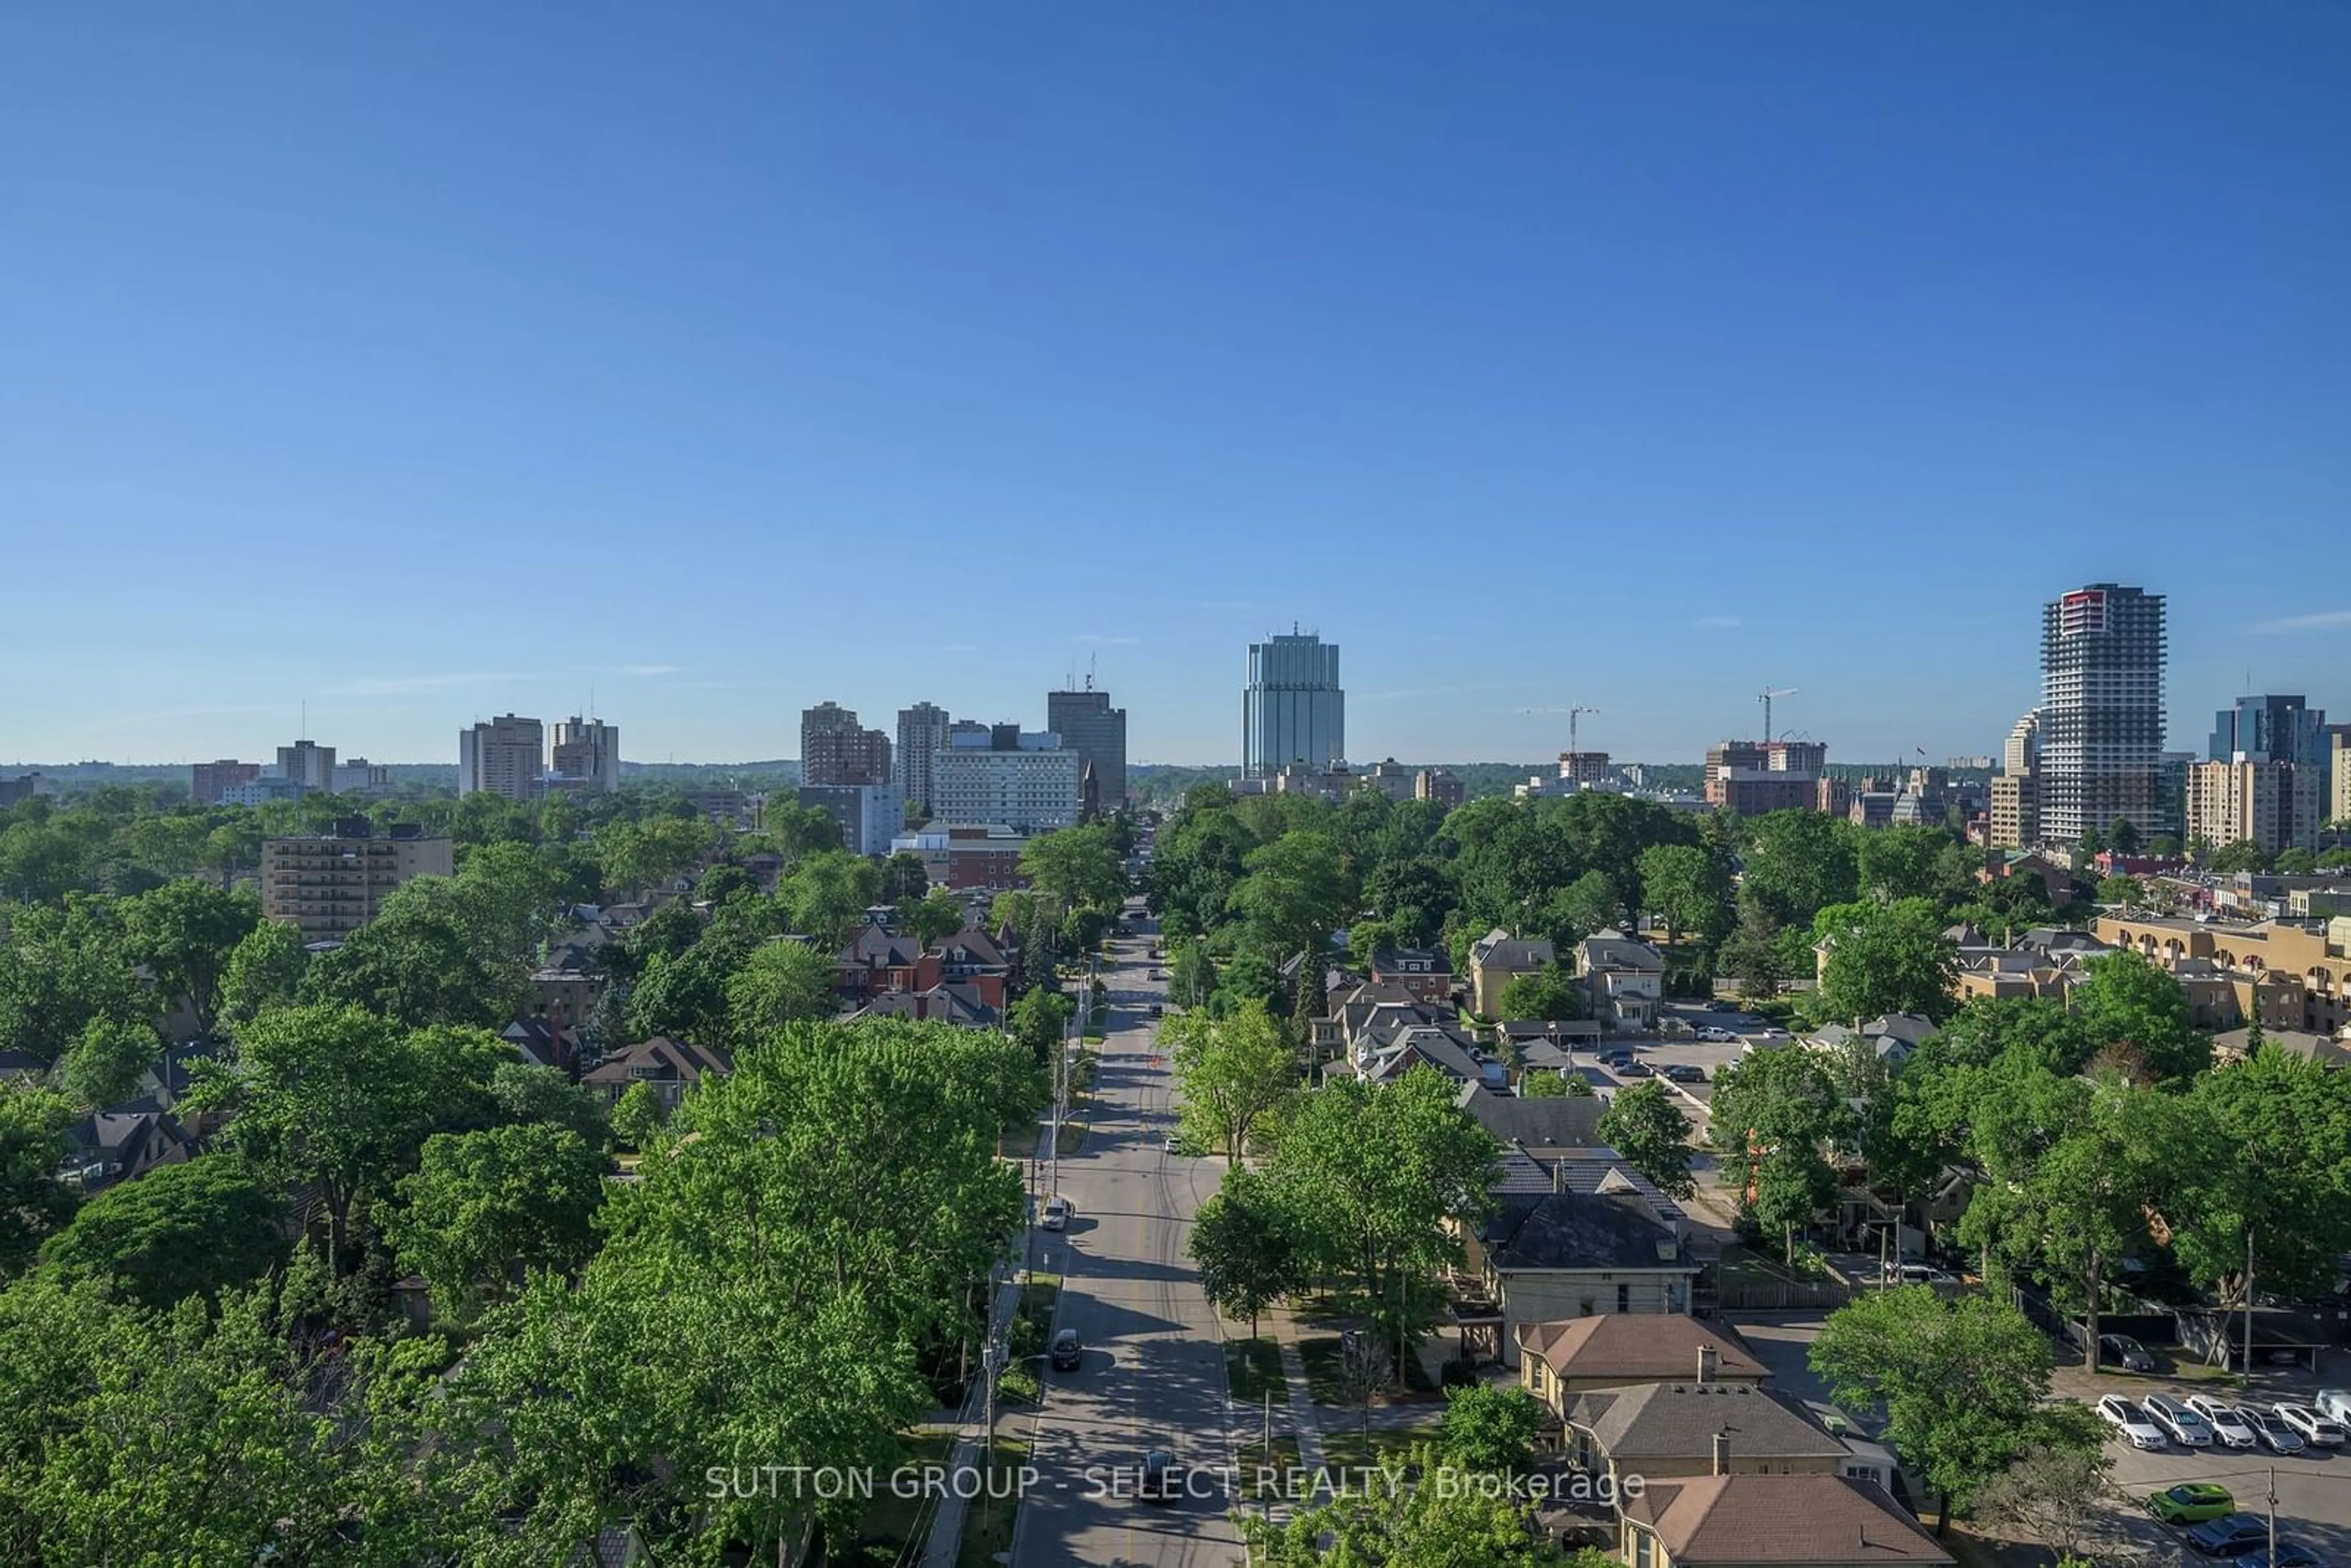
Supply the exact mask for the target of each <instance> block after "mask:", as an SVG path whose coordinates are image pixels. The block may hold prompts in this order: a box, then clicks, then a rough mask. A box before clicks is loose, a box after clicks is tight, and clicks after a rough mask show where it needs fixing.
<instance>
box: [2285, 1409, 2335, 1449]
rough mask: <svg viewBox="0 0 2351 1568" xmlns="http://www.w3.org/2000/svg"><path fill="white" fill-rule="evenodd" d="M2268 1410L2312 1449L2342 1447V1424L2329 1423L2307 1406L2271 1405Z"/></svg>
mask: <svg viewBox="0 0 2351 1568" xmlns="http://www.w3.org/2000/svg"><path fill="white" fill-rule="evenodd" d="M2270 1408H2271V1409H2272V1410H2273V1411H2274V1412H2275V1413H2276V1415H2277V1418H2278V1419H2279V1420H2281V1421H2283V1422H2284V1423H2285V1424H2286V1425H2287V1426H2289V1427H2293V1428H2294V1431H2296V1432H2298V1433H2300V1434H2301V1436H2302V1440H2303V1441H2304V1442H2305V1443H2308V1444H2309V1445H2310V1446H2311V1447H2312V1448H2341V1447H2342V1446H2343V1424H2342V1423H2341V1422H2339V1421H2330V1420H2328V1419H2327V1418H2326V1417H2325V1416H2321V1415H2320V1414H2319V1413H2318V1412H2317V1411H2315V1410H2313V1409H2312V1408H2311V1407H2310V1406H2307V1405H2273V1406H2270Z"/></svg>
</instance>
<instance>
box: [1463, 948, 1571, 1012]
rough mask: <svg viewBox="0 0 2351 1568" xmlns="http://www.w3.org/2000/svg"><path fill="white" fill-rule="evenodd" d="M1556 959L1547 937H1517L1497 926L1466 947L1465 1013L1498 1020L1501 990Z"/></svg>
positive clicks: (1554, 951)
mask: <svg viewBox="0 0 2351 1568" xmlns="http://www.w3.org/2000/svg"><path fill="white" fill-rule="evenodd" d="M1558 956H1559V953H1558V950H1557V949H1555V948H1554V947H1552V945H1551V940H1550V938H1548V937H1541V936H1538V937H1532V938H1520V937H1517V936H1511V935H1510V933H1509V932H1507V931H1505V930H1503V929H1502V928H1501V927H1500V926H1499V925H1497V926H1496V927H1494V929H1492V930H1491V931H1489V932H1487V933H1486V935H1485V936H1480V937H1479V938H1478V940H1477V941H1475V942H1472V943H1471V944H1469V1010H1470V1011H1471V1012H1473V1013H1476V1014H1477V1015H1478V1016H1479V1018H1486V1019H1489V1018H1496V1017H1499V1015H1500V1013H1501V1009H1502V988H1504V987H1506V986H1508V985H1509V984H1510V982H1511V981H1512V980H1515V979H1517V978H1518V977H1520V975H1537V974H1541V972H1542V970H1543V967H1544V966H1546V965H1548V964H1550V963H1552V961H1553V960H1554V959H1556V958H1557V957H1558Z"/></svg>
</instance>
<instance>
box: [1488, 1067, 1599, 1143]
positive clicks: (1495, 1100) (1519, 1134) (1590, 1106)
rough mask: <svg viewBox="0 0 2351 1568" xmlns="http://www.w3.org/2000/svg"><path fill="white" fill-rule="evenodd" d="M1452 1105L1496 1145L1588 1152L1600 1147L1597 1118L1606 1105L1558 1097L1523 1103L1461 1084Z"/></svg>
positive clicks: (1595, 1100)
mask: <svg viewBox="0 0 2351 1568" xmlns="http://www.w3.org/2000/svg"><path fill="white" fill-rule="evenodd" d="M1453 1103H1454V1104H1455V1105H1457V1106H1458V1107H1459V1108H1460V1109H1462V1110H1464V1111H1467V1112H1468V1113H1469V1114H1470V1116H1471V1117H1472V1118H1473V1119H1474V1120H1475V1121H1476V1122H1477V1124H1479V1126H1481V1127H1483V1128H1485V1129H1486V1131H1487V1132H1489V1133H1490V1134H1493V1136H1494V1141H1495V1142H1496V1143H1498V1144H1501V1145H1506V1146H1507V1145H1511V1144H1524V1145H1528V1146H1529V1147H1530V1148H1534V1149H1546V1148H1560V1149H1588V1148H1593V1147H1595V1146H1598V1145H1599V1144H1600V1133H1599V1127H1600V1117H1601V1113H1603V1112H1604V1111H1606V1110H1607V1109H1608V1103H1607V1102H1606V1101H1604V1100H1602V1099H1601V1098H1599V1097H1598V1096H1597V1095H1594V1096H1593V1097H1591V1098H1589V1099H1583V1100H1569V1099H1565V1098H1561V1097H1553V1098H1548V1099H1525V1098H1521V1097H1520V1096H1519V1095H1516V1094H1504V1093H1499V1092H1496V1091H1494V1090H1492V1089H1489V1088H1487V1087H1486V1086H1485V1085H1484V1084H1482V1083H1464V1084H1463V1085H1462V1086H1461V1092H1459V1093H1458V1094H1457V1095H1456V1096H1455V1097H1454V1100H1453Z"/></svg>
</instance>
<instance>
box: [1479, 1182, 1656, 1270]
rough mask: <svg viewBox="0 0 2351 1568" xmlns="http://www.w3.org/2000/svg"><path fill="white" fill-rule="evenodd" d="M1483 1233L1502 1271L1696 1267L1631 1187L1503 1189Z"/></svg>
mask: <svg viewBox="0 0 2351 1568" xmlns="http://www.w3.org/2000/svg"><path fill="white" fill-rule="evenodd" d="M1483 1236H1484V1239H1485V1242H1486V1246H1487V1255H1488V1257H1489V1259H1490V1260H1491V1261H1492V1263H1493V1266H1494V1267H1495V1268H1497V1269H1501V1270H1514V1269H1600V1270H1627V1271H1629V1270H1644V1269H1647V1270H1656V1269H1678V1270H1687V1271H1690V1272H1696V1271H1697V1269H1698V1264H1697V1263H1696V1262H1695V1261H1694V1260H1692V1259H1691V1258H1690V1255H1689V1253H1688V1251H1687V1249H1684V1248H1683V1246H1682V1244H1681V1239H1680V1238H1678V1237H1677V1236H1676V1235H1675V1234H1674V1233H1673V1232H1672V1231H1671V1230H1669V1229H1667V1228H1666V1226H1665V1225H1664V1224H1662V1223H1660V1221H1659V1219H1658V1217H1657V1213H1656V1210H1655V1209H1654V1208H1652V1207H1649V1204H1648V1202H1647V1201H1646V1199H1644V1198H1642V1197H1637V1196H1635V1195H1634V1194H1630V1193H1615V1194H1604V1193H1581V1192H1546V1193H1504V1194H1502V1195H1501V1196H1500V1197H1499V1201H1498V1202H1497V1203H1496V1205H1495V1209H1494V1214H1493V1218H1490V1219H1489V1220H1488V1221H1487V1222H1486V1227H1485V1230H1484V1232H1483Z"/></svg>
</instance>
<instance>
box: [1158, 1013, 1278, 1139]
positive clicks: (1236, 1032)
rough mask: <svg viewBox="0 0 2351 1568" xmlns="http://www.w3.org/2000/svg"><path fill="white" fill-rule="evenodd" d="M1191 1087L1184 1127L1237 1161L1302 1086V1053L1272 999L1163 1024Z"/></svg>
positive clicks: (1183, 1080) (1178, 1073)
mask: <svg viewBox="0 0 2351 1568" xmlns="http://www.w3.org/2000/svg"><path fill="white" fill-rule="evenodd" d="M1160 1037H1161V1040H1163V1041H1164V1042H1165V1044H1166V1045H1167V1046H1168V1047H1169V1057H1170V1060H1171V1061H1173V1063H1174V1065H1175V1077H1176V1082H1178V1083H1179V1084H1180V1085H1181V1086H1182V1088H1183V1091H1184V1105H1183V1118H1184V1126H1185V1130H1186V1132H1187V1133H1188V1134H1191V1136H1192V1137H1194V1138H1195V1139H1196V1140H1197V1141H1198V1142H1199V1143H1201V1144H1203V1145H1207V1146H1209V1147H1212V1148H1214V1149H1217V1151H1219V1152H1220V1153H1222V1154H1223V1155H1225V1156H1226V1157H1227V1158H1228V1159H1231V1160H1234V1161H1238V1160H1239V1159H1240V1157H1241V1156H1242V1155H1244V1154H1246V1153H1248V1151H1249V1134H1250V1132H1251V1131H1252V1130H1253V1129H1254V1128H1255V1127H1256V1126H1257V1125H1258V1124H1259V1122H1260V1121H1262V1120H1263V1119H1264V1118H1265V1117H1267V1116H1268V1115H1270V1114H1271V1113H1273V1112H1274V1111H1275V1110H1276V1109H1277V1108H1278V1107H1279V1106H1280V1105H1281V1103H1283V1102H1284V1101H1286V1100H1287V1099H1289V1098H1290V1096H1291V1095H1292V1094H1293V1093H1295V1092H1297V1088H1298V1067H1297V1060H1296V1057H1295V1056H1294V1054H1293V1053H1292V1052H1291V1051H1290V1044H1289V1042H1288V1041H1286V1040H1283V1039H1282V1036H1281V1029H1280V1025H1278V1024H1276V1023H1275V1022H1274V1020H1273V1016H1272V1014H1270V1012H1268V1011H1267V1010H1266V1008H1265V1004H1263V1003H1262V1002H1259V1001H1258V1000H1256V999H1255V998H1250V999H1249V1000H1246V1001H1244V1002H1242V1003H1241V1004H1240V1005H1239V1006H1238V1007H1237V1008H1234V1009H1231V1010H1230V1011H1228V1012H1226V1013H1224V1014H1222V1015H1221V1016H1217V1017H1211V1016H1210V1015H1209V1014H1207V1013H1206V1012H1201V1011H1194V1012H1187V1013H1185V1014H1183V1015H1182V1016H1181V1017H1179V1018H1175V1019H1170V1020H1169V1021H1168V1022H1167V1024H1166V1025H1165V1028H1164V1029H1163V1030H1161V1031H1160Z"/></svg>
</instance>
